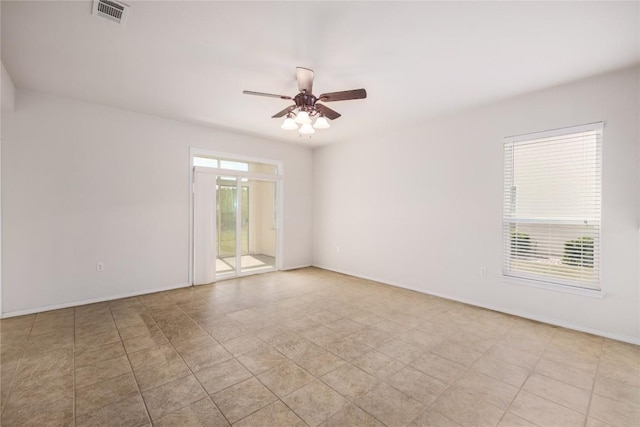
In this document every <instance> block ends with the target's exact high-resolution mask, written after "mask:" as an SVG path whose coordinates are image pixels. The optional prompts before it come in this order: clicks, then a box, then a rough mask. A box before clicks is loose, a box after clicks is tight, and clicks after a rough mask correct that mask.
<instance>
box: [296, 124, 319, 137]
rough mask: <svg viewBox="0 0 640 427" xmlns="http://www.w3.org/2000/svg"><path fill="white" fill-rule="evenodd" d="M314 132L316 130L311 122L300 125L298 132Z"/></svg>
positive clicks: (306, 133) (308, 133)
mask: <svg viewBox="0 0 640 427" xmlns="http://www.w3.org/2000/svg"><path fill="white" fill-rule="evenodd" d="M315 132H316V130H315V129H314V128H313V126H311V123H305V124H303V125H302V126H300V133H301V134H302V135H311V134H313V133H315Z"/></svg>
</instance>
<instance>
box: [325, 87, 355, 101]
mask: <svg viewBox="0 0 640 427" xmlns="http://www.w3.org/2000/svg"><path fill="white" fill-rule="evenodd" d="M366 97H367V91H366V90H364V89H353V90H344V91H342V92H330V93H323V94H322V95H320V96H319V97H318V100H319V101H323V102H333V101H347V100H349V99H363V98H366Z"/></svg>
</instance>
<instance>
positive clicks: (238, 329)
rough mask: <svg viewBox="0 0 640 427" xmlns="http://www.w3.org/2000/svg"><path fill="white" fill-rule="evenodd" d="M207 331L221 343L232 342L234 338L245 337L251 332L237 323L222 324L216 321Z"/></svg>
mask: <svg viewBox="0 0 640 427" xmlns="http://www.w3.org/2000/svg"><path fill="white" fill-rule="evenodd" d="M203 327H204V326H203ZM205 329H206V330H207V331H208V332H209V333H210V334H211V335H212V336H213V337H214V338H215V339H216V340H218V341H219V342H222V343H224V342H226V341H230V340H232V339H234V338H238V337H241V336H242V335H245V334H246V333H247V332H249V330H248V329H247V328H245V327H243V326H242V325H241V324H239V323H238V322H235V321H225V322H220V321H218V320H216V321H215V322H214V324H213V325H208V326H207V327H205Z"/></svg>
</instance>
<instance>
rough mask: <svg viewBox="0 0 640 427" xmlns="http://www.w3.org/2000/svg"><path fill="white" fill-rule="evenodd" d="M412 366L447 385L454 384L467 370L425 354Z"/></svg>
mask: <svg viewBox="0 0 640 427" xmlns="http://www.w3.org/2000/svg"><path fill="white" fill-rule="evenodd" d="M411 366H412V367H414V368H416V369H418V370H419V371H422V372H424V373H425V374H427V375H431V376H432V377H435V378H438V379H440V380H442V381H444V382H446V383H447V384H450V383H452V382H453V381H454V380H455V379H456V378H457V377H458V376H459V375H460V374H461V373H462V372H464V371H465V369H466V368H465V366H464V365H461V364H459V363H456V362H452V361H451V360H448V359H444V358H442V357H440V356H438V355H435V354H432V353H426V354H423V355H422V356H420V357H419V358H417V359H416V360H414V361H413V362H411Z"/></svg>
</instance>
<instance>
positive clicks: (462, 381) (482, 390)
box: [453, 371, 518, 409]
mask: <svg viewBox="0 0 640 427" xmlns="http://www.w3.org/2000/svg"><path fill="white" fill-rule="evenodd" d="M453 386H454V387H458V388H460V389H462V390H464V391H466V392H467V393H469V394H471V395H473V396H475V397H478V398H480V399H482V400H484V401H486V402H487V403H490V404H492V405H493V406H497V407H498V408H500V409H507V407H508V406H509V404H510V403H511V401H512V400H513V399H514V398H515V397H516V395H517V394H518V387H514V386H511V385H508V384H506V383H503V382H502V381H498V380H496V379H494V378H491V377H489V376H487V375H484V374H481V373H479V372H475V371H467V372H465V373H463V374H462V375H460V376H459V377H458V379H457V380H456V381H455V382H454V383H453Z"/></svg>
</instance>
